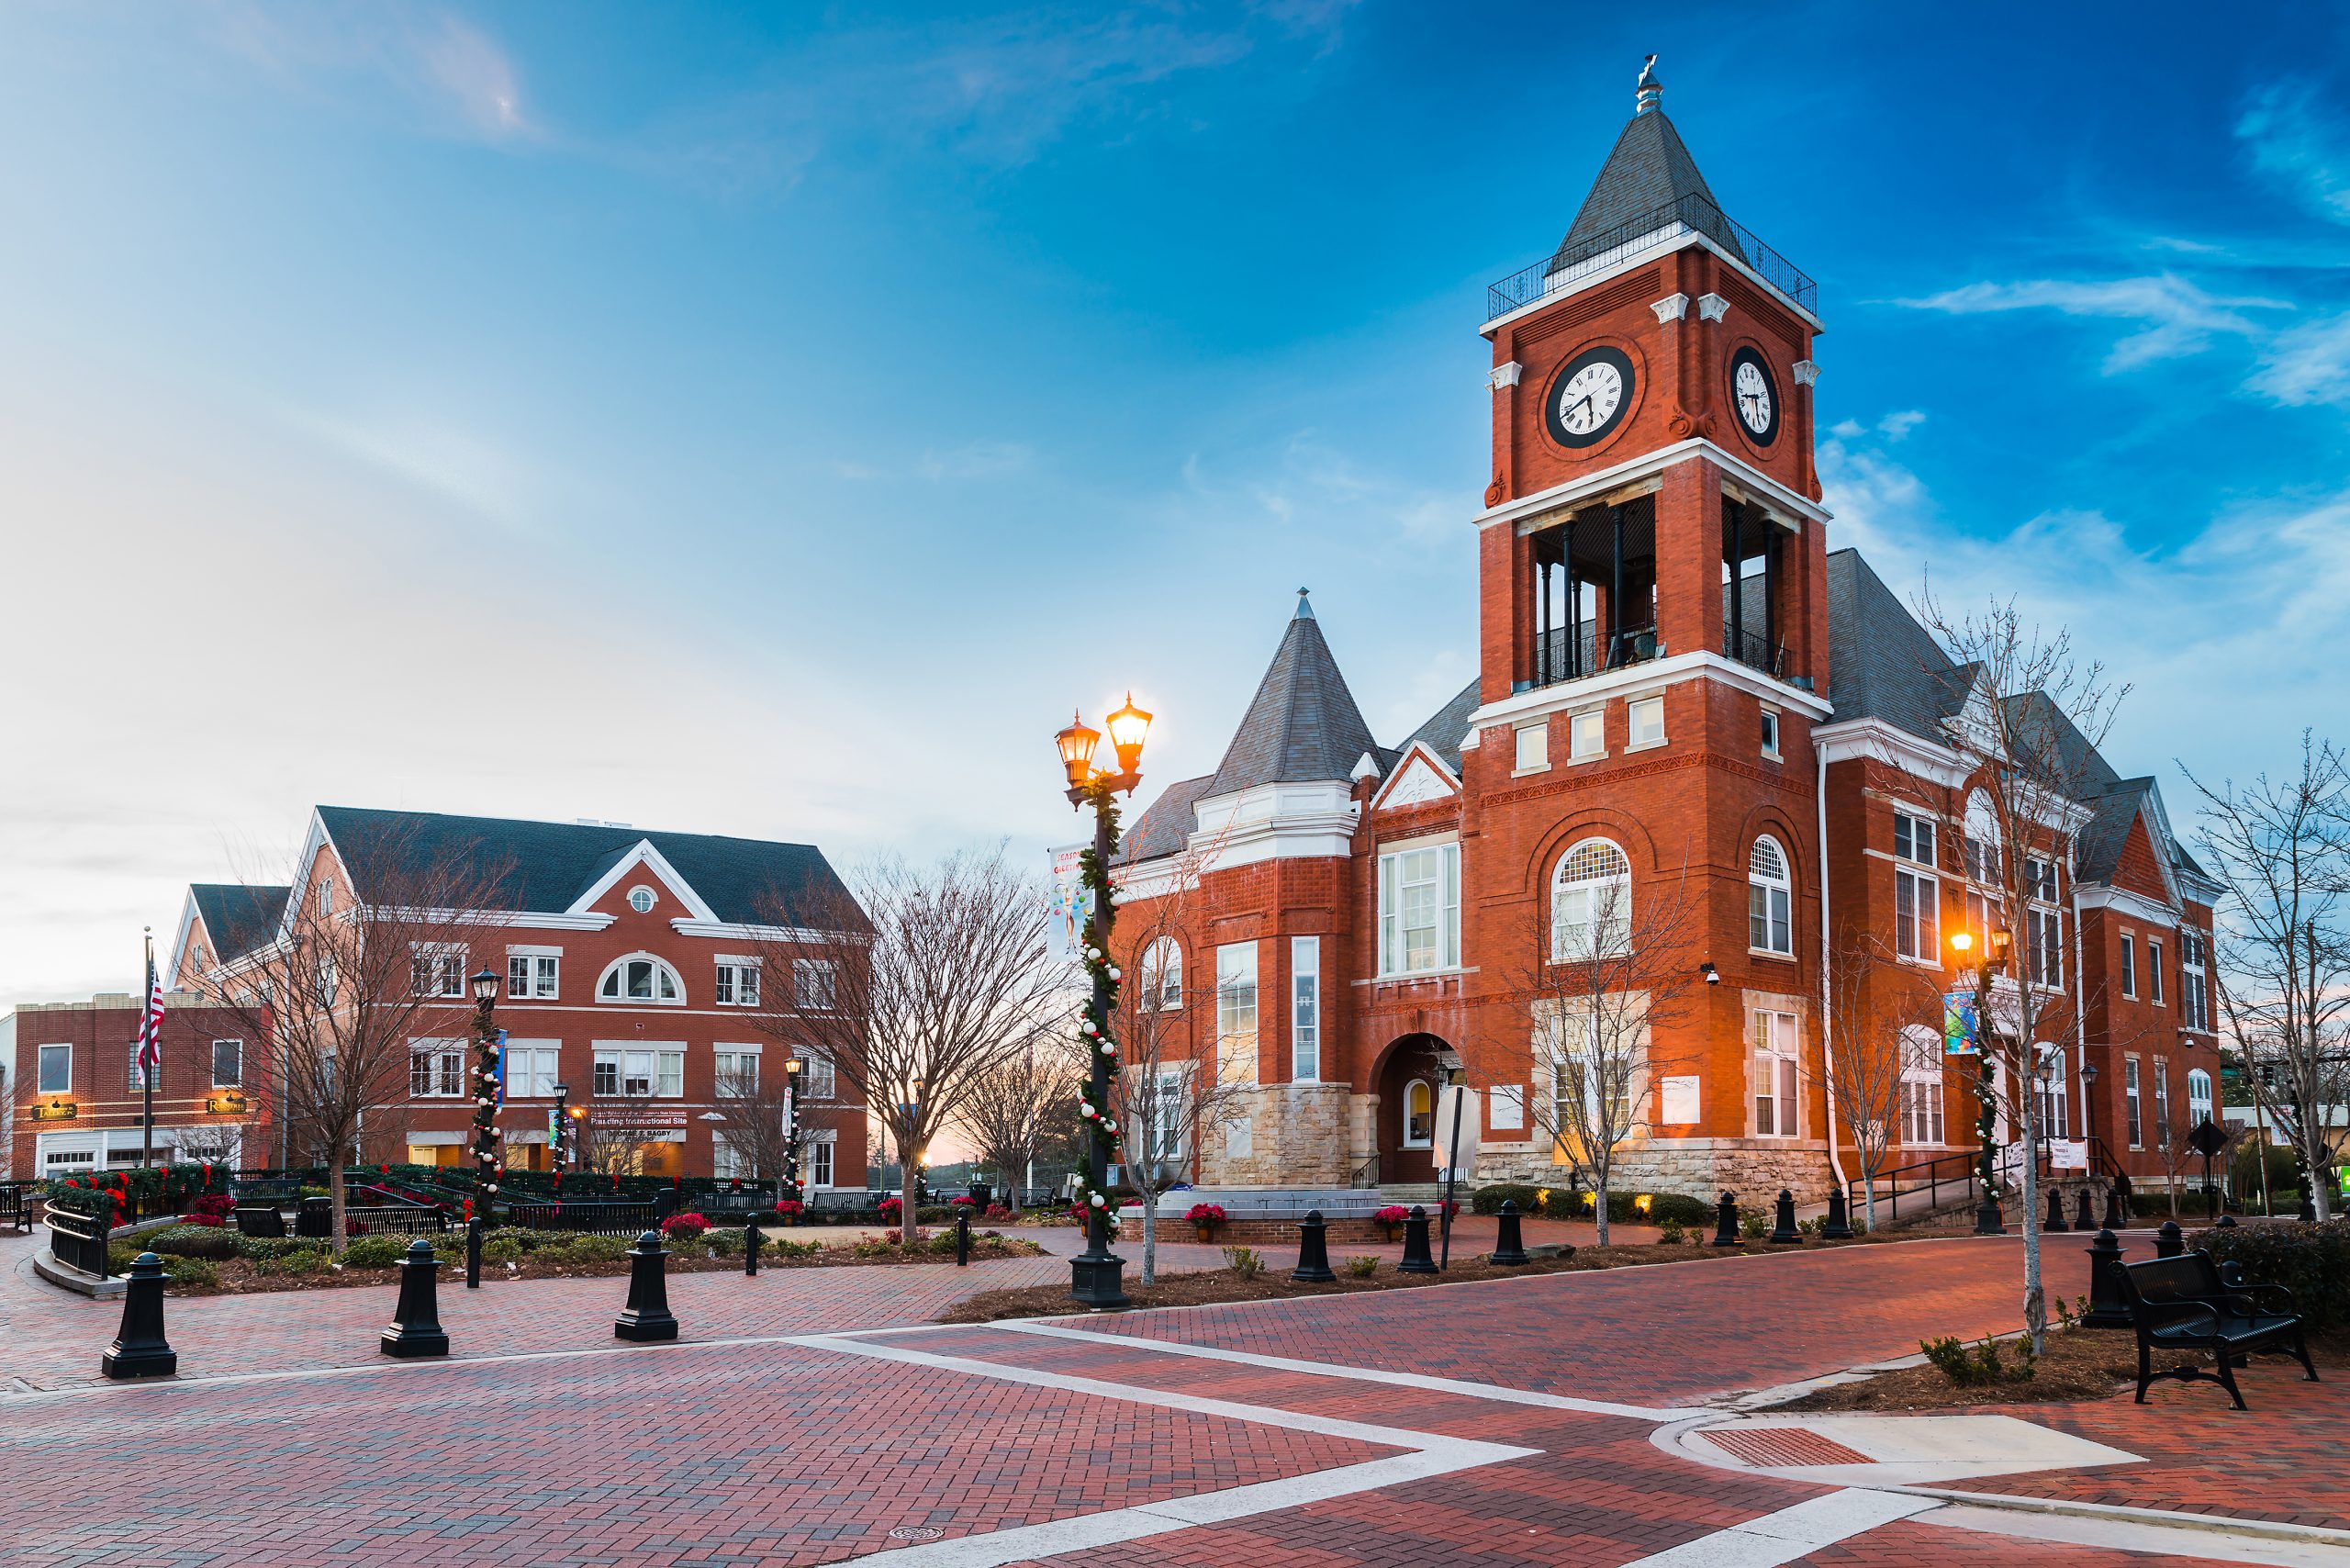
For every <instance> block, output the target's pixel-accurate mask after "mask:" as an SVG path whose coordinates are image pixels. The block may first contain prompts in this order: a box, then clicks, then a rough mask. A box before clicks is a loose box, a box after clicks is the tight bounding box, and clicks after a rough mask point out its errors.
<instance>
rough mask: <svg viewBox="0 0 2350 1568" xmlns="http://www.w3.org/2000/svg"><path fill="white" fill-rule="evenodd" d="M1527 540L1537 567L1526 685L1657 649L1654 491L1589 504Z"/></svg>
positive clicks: (1607, 666)
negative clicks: (1605, 503)
mask: <svg viewBox="0 0 2350 1568" xmlns="http://www.w3.org/2000/svg"><path fill="white" fill-rule="evenodd" d="M1527 544H1528V547H1529V548H1530V549H1531V551H1532V553H1533V560H1532V566H1533V574H1534V575H1533V584H1532V587H1533V599H1532V602H1531V603H1529V604H1528V605H1527V615H1528V617H1529V626H1528V630H1529V632H1530V633H1531V635H1530V636H1529V638H1528V643H1529V652H1528V659H1527V670H1526V673H1525V676H1524V678H1523V684H1524V685H1525V686H1528V687H1538V686H1556V685H1557V684H1559V683H1560V682H1561V681H1565V680H1580V679H1583V678H1585V677H1587V676H1594V675H1598V674H1600V673H1602V672H1604V671H1606V670H1611V669H1619V668H1621V667H1623V666H1626V665H1635V664H1644V663H1646V662H1647V661H1648V660H1650V659H1653V658H1656V657H1658V656H1659V655H1661V654H1662V652H1663V651H1664V649H1663V645H1662V643H1660V642H1659V641H1658V638H1657V629H1656V622H1657V605H1656V498H1655V497H1654V496H1637V497H1634V498H1632V499H1630V500H1628V501H1623V502H1618V503H1611V504H1607V505H1603V506H1595V507H1587V508H1585V509H1584V510H1582V511H1579V512H1577V513H1575V514H1574V515H1573V516H1572V517H1570V518H1568V519H1567V520H1566V521H1563V522H1561V523H1559V524H1557V525H1556V526H1554V527H1551V528H1547V529H1544V530H1543V531H1541V532H1539V533H1536V534H1534V535H1533V536H1532V537H1531V538H1530V539H1529V540H1528V541H1527Z"/></svg>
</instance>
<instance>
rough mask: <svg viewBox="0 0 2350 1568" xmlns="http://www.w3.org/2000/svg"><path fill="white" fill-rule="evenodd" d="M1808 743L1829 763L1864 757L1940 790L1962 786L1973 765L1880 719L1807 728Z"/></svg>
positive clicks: (1848, 720)
mask: <svg viewBox="0 0 2350 1568" xmlns="http://www.w3.org/2000/svg"><path fill="white" fill-rule="evenodd" d="M1811 744H1812V745H1815V746H1818V748H1819V760H1820V761H1821V762H1823V763H1826V764H1828V765H1830V766H1831V767H1832V766H1834V765H1835V764H1837V763H1840V762H1849V761H1852V760H1853V759H1854V758H1866V759H1867V760H1870V761H1873V762H1882V763H1884V764H1886V766H1887V767H1897V768H1899V769H1901V771H1902V772H1904V773H1907V774H1908V775H1910V776H1911V777H1912V778H1922V779H1924V780H1926V781H1927V782H1928V783H1930V784H1933V785H1936V786H1938V787H1939V788H1941V789H1944V790H1956V789H1959V788H1961V787H1963V786H1964V784H1965V783H1966V780H1967V779H1968V778H1970V777H1972V776H1973V774H1974V771H1975V767H1974V765H1973V764H1972V763H1970V762H1968V761H1967V759H1966V758H1965V757H1964V756H1962V755H1961V754H1959V753H1958V752H1955V751H1953V750H1952V749H1950V748H1949V747H1948V746H1942V745H1935V744H1934V743H1933V742H1931V741H1929V740H1921V739H1919V737H1918V736H1916V735H1913V734H1910V733H1909V732H1908V731H1907V730H1904V729H1900V728H1898V727H1897V726H1895V725H1893V724H1890V723H1887V722H1886V721H1885V720H1883V719H1874V718H1869V719H1847V720H1844V721H1843V722H1841V723H1834V724H1823V725H1821V726H1820V727H1819V728H1818V729H1816V730H1814V731H1812V732H1811Z"/></svg>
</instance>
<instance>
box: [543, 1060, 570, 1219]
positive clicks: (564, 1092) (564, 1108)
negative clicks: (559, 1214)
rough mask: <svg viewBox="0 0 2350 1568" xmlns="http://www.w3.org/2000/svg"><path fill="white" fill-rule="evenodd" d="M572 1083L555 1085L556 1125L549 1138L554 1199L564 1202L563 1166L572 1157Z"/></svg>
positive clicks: (548, 1150)
mask: <svg viewBox="0 0 2350 1568" xmlns="http://www.w3.org/2000/svg"><path fill="white" fill-rule="evenodd" d="M570 1103H571V1085H570V1084H568V1083H558V1084H556V1085H555V1086H554V1129H553V1131H552V1132H551V1133H550V1134H549V1136H548V1138H547V1163H548V1164H550V1165H552V1166H554V1201H555V1202H556V1203H561V1202H563V1168H564V1167H565V1165H566V1164H568V1163H570V1159H571V1111H570Z"/></svg>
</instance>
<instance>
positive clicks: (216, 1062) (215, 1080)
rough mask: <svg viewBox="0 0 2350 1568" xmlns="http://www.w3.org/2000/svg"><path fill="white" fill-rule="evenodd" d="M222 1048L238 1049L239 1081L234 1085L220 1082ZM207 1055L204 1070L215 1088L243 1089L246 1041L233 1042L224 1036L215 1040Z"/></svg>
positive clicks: (208, 1048) (207, 1050)
mask: <svg viewBox="0 0 2350 1568" xmlns="http://www.w3.org/2000/svg"><path fill="white" fill-rule="evenodd" d="M222 1046H234V1047H237V1080H236V1081H235V1082H233V1083H223V1082H221V1081H220V1047H222ZM205 1055H206V1057H207V1060H206V1062H205V1064H204V1070H205V1072H206V1073H207V1075H208V1077H209V1079H210V1081H211V1084H212V1087H213V1088H215V1089H242V1088H243V1087H244V1086H245V1042H244V1041H242V1040H232V1039H229V1037H227V1036H221V1037H220V1038H219V1039H217V1040H214V1041H213V1042H212V1043H211V1045H210V1046H209V1047H207V1049H206V1052H205Z"/></svg>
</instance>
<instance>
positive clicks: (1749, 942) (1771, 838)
mask: <svg viewBox="0 0 2350 1568" xmlns="http://www.w3.org/2000/svg"><path fill="white" fill-rule="evenodd" d="M1766 842H1767V843H1768V844H1769V845H1770V846H1771V848H1772V850H1773V851H1774V853H1775V854H1776V855H1777V856H1778V857H1779V872H1780V874H1779V876H1778V878H1777V879H1775V880H1774V879H1772V878H1771V877H1769V876H1768V875H1766V874H1765V873H1763V872H1762V870H1761V869H1759V868H1757V867H1756V865H1755V863H1754V852H1755V850H1757V849H1759V848H1761V847H1762V845H1763V844H1764V843H1766ZM1746 886H1747V894H1746V897H1747V920H1746V950H1747V951H1748V952H1749V953H1751V954H1753V955H1755V956H1756V957H1758V958H1794V957H1795V956H1796V873H1795V867H1794V866H1793V864H1791V863H1790V862H1789V860H1788V858H1787V846H1785V845H1784V844H1781V843H1780V842H1779V839H1778V835H1777V834H1769V833H1764V834H1756V835H1755V838H1754V841H1753V843H1751V844H1750V845H1748V846H1747V848H1746ZM1757 888H1760V889H1762V925H1763V935H1765V936H1769V935H1772V931H1771V895H1772V894H1773V893H1774V892H1775V893H1778V894H1780V895H1781V896H1782V897H1783V898H1784V899H1785V902H1786V928H1787V945H1786V946H1784V947H1771V946H1757V945H1756V943H1755V941H1754V905H1753V900H1754V891H1753V890H1755V889H1757Z"/></svg>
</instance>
